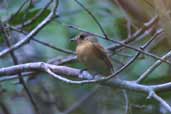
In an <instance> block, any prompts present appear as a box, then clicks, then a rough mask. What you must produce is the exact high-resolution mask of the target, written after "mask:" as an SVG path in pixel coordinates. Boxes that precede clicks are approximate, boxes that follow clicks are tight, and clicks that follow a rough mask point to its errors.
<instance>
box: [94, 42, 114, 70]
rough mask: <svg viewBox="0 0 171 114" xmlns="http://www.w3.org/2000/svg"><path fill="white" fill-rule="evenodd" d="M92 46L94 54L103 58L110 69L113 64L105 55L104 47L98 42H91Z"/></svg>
mask: <svg viewBox="0 0 171 114" xmlns="http://www.w3.org/2000/svg"><path fill="white" fill-rule="evenodd" d="M92 44H93V47H94V52H95V53H96V55H97V56H98V57H99V58H101V59H103V60H104V62H105V64H106V65H107V66H108V67H110V68H111V69H113V65H112V62H111V60H110V58H109V57H108V56H107V54H106V52H105V49H104V48H103V47H102V46H101V45H100V44H98V43H92Z"/></svg>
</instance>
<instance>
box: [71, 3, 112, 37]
mask: <svg viewBox="0 0 171 114" xmlns="http://www.w3.org/2000/svg"><path fill="white" fill-rule="evenodd" d="M74 1H75V2H76V3H77V4H78V5H80V6H81V7H82V8H83V9H84V10H85V11H86V12H87V13H88V14H89V15H90V16H91V17H92V18H93V20H94V21H95V22H96V24H97V25H98V27H99V29H100V30H101V32H102V33H103V35H104V36H105V38H106V39H109V37H108V36H107V34H106V32H105V31H104V29H103V27H102V25H101V24H100V22H99V21H98V20H97V18H96V17H95V16H94V14H93V13H92V12H91V11H89V9H88V8H86V7H85V6H84V5H83V4H82V3H81V2H79V1H78V0H74Z"/></svg>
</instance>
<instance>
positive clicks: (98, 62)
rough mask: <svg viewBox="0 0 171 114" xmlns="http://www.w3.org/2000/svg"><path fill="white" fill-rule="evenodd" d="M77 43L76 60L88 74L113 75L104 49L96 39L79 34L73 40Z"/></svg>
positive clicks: (89, 35) (90, 35)
mask: <svg viewBox="0 0 171 114" xmlns="http://www.w3.org/2000/svg"><path fill="white" fill-rule="evenodd" d="M74 40H75V41H76V43H77V46H76V54H77V57H78V60H79V62H80V63H81V64H83V65H84V66H85V67H86V69H87V70H88V71H90V73H95V74H99V75H102V76H108V75H111V74H112V73H113V65H112V62H111V59H110V57H109V56H108V54H107V51H106V50H105V48H104V47H103V46H102V45H100V43H98V39H97V37H95V36H94V35H92V34H90V33H86V32H83V33H80V34H79V35H78V36H76V37H75V38H74Z"/></svg>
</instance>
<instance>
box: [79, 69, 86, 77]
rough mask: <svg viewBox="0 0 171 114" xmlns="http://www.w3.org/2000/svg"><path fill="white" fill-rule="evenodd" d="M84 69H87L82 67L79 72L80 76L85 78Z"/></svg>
mask: <svg viewBox="0 0 171 114" xmlns="http://www.w3.org/2000/svg"><path fill="white" fill-rule="evenodd" d="M84 71H87V69H86V68H84V69H81V70H80V72H79V78H84V75H83V72H84Z"/></svg>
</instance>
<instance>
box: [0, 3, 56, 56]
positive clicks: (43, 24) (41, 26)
mask: <svg viewBox="0 0 171 114" xmlns="http://www.w3.org/2000/svg"><path fill="white" fill-rule="evenodd" d="M57 6H58V0H54V7H53V9H52V11H51V12H50V14H49V15H48V16H47V17H46V18H45V19H44V20H43V21H42V22H41V23H40V24H39V25H37V27H35V28H34V29H33V30H32V31H31V32H30V33H29V34H28V35H27V36H25V38H23V39H22V40H21V41H19V42H18V43H16V44H15V45H13V46H11V48H7V49H4V50H3V51H1V52H0V57H2V56H3V55H5V54H7V53H9V52H10V51H13V50H15V49H18V48H20V47H21V46H23V45H24V44H26V43H28V42H29V41H30V40H31V39H32V38H33V36H35V35H36V34H37V33H38V32H39V31H40V30H41V29H42V28H43V27H44V26H45V25H47V24H48V23H49V22H51V21H52V20H53V19H54V18H53V17H54V16H55V14H56V10H57Z"/></svg>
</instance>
